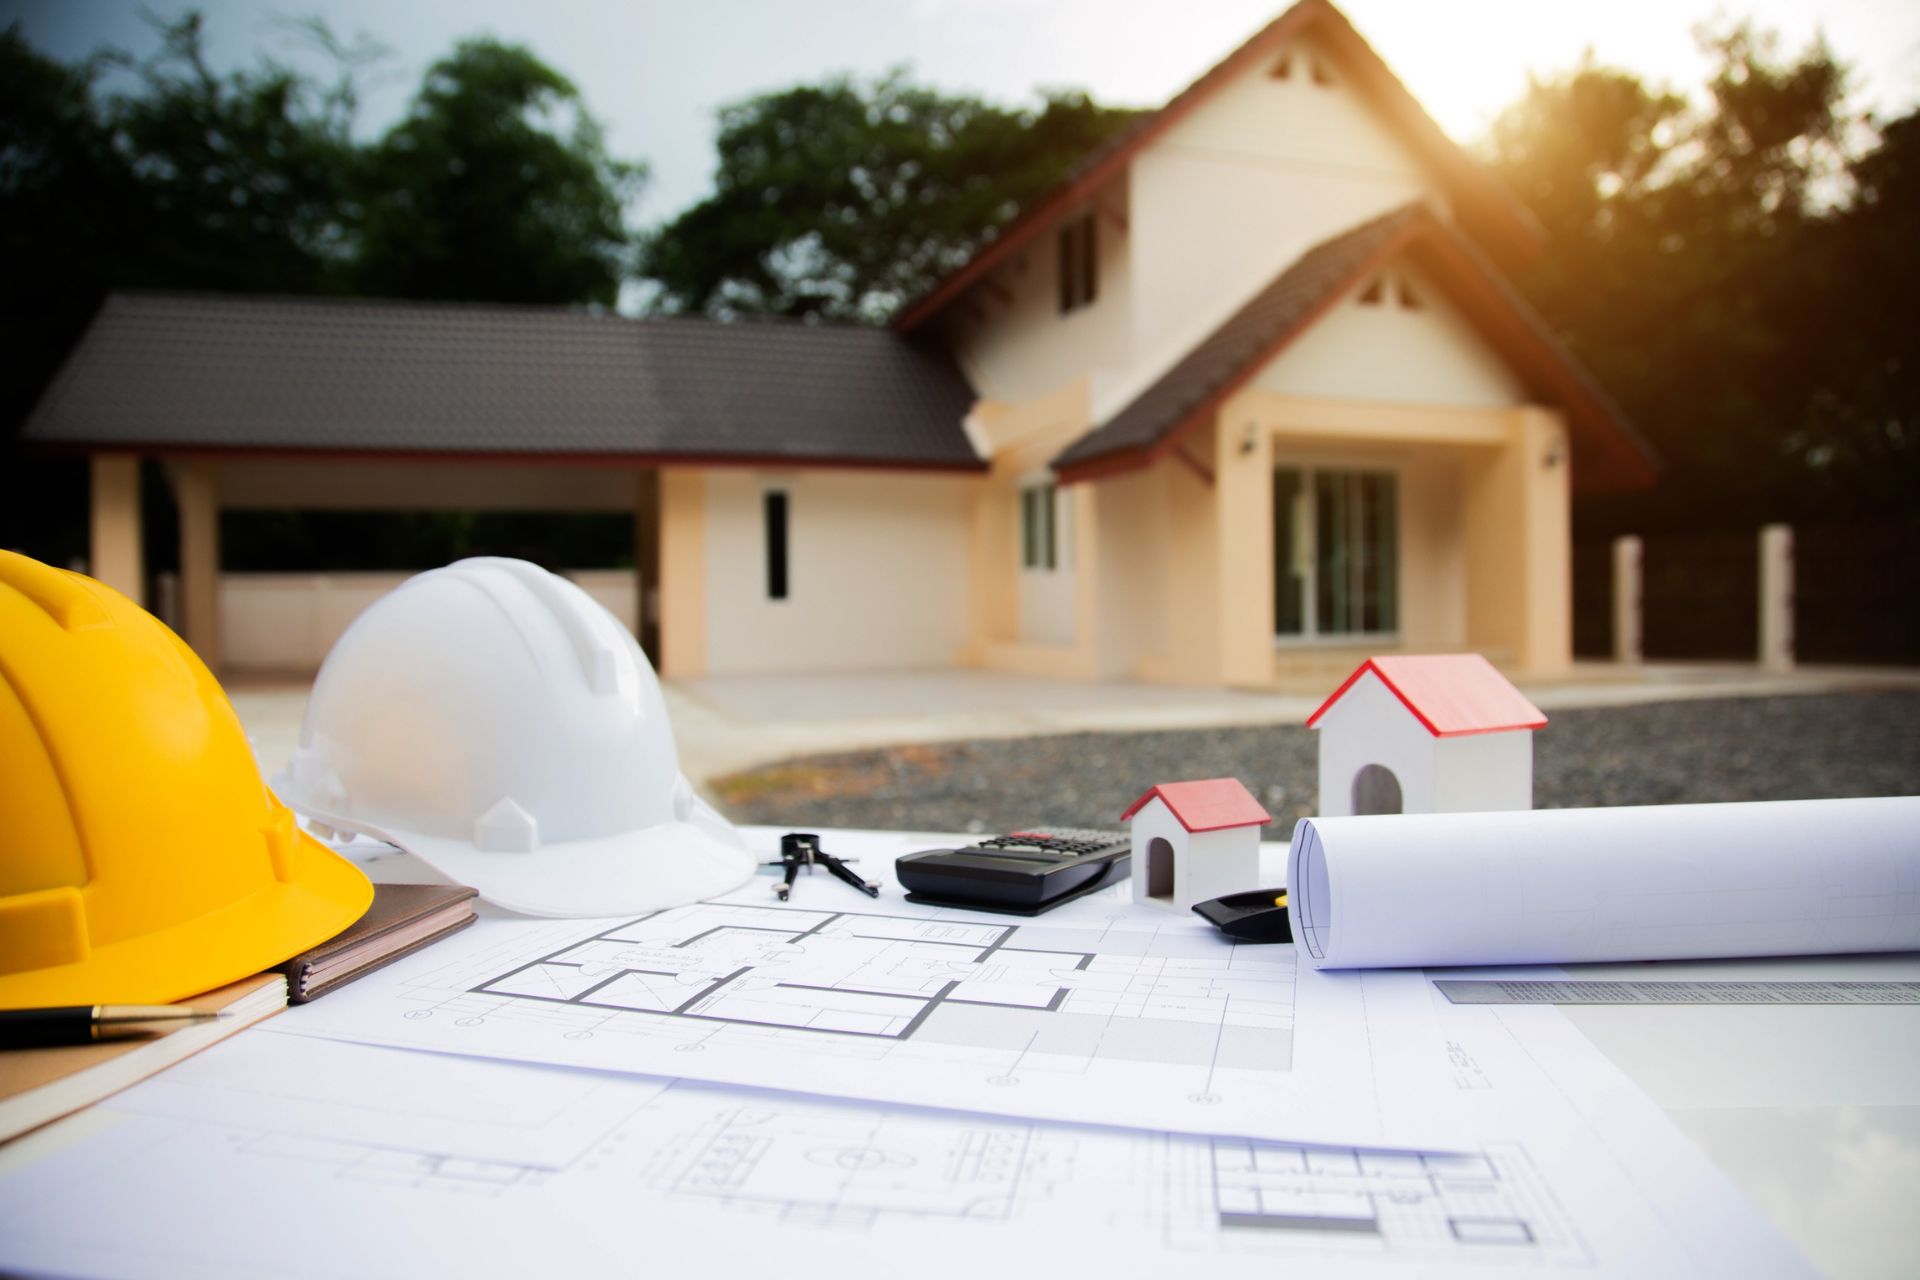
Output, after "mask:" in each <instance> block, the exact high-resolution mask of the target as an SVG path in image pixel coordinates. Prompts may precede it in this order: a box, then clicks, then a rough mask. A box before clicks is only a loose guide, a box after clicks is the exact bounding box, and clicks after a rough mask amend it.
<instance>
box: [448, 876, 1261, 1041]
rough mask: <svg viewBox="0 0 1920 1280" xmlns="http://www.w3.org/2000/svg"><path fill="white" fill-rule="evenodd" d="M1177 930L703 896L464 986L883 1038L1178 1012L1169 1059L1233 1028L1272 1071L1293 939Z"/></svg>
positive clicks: (593, 1005) (1163, 1017)
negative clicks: (1281, 943) (1252, 946)
mask: <svg viewBox="0 0 1920 1280" xmlns="http://www.w3.org/2000/svg"><path fill="white" fill-rule="evenodd" d="M1189 941H1190V942H1193V941H1197V942H1200V943H1203V944H1207V945H1202V946H1199V947H1194V946H1192V945H1186V946H1182V945H1178V944H1177V943H1175V942H1173V941H1171V940H1168V939H1164V938H1157V937H1149V938H1148V939H1147V940H1146V941H1144V942H1143V943H1142V944H1141V945H1140V946H1139V947H1138V948H1137V949H1136V950H1137V953H1132V952H1129V951H1124V950H1116V948H1115V945H1114V943H1113V941H1112V940H1111V938H1110V937H1106V938H1103V935H1102V933H1100V932H1098V931H1087V930H1076V929H1061V928H1044V927H1035V926H1021V925H987V924H970V923H956V922H948V921H938V920H925V919H914V918H911V917H906V916H886V915H871V914H864V913H863V914H853V913H847V912H822V911H804V910H799V909H796V908H788V907H751V906H737V905H732V904H726V903H712V904H701V905H697V906H692V907H686V908H681V909H679V910H676V911H663V912H655V913H654V914H652V915H649V916H643V917H641V918H639V919H636V920H629V921H625V922H623V923H621V924H618V925H616V926H614V927H613V928H611V929H606V930H603V931H601V932H599V933H596V934H594V935H593V936H591V937H589V938H586V939H583V940H582V941H580V942H577V943H573V944H571V945H569V946H566V947H562V948H560V949H559V950H556V951H553V952H551V953H549V954H547V955H543V956H540V957H538V958H536V959H534V960H530V961H528V962H527V963H525V964H522V965H519V966H517V967H515V968H514V969H512V970H510V971H508V972H507V973H504V974H501V975H499V976H498V977H494V978H490V979H488V980H486V981H484V982H481V983H479V984H478V985H476V986H475V987H473V988H472V994H474V995H480V996H510V997H513V998H516V999H521V1000H534V1001H540V1002H544V1003H548V1004H553V1005H561V1006H568V1007H572V1008H580V1009H593V1010H600V1009H606V1010H621V1011H626V1012H634V1013H648V1014H656V1015H663V1016H668V1017H676V1018H691V1019H696V1020H702V1021H711V1022H722V1023H736V1024H741V1025H746V1026H757V1027H780V1028H787V1029H792V1030H799V1031H812V1032H821V1033H826V1034H830V1035H843V1036H868V1037H873V1038H876V1039H882V1040H905V1039H908V1038H909V1037H912V1036H914V1035H915V1034H916V1033H919V1032H920V1031H921V1030H922V1029H923V1028H925V1027H927V1025H928V1024H929V1022H931V1021H933V1020H934V1019H938V1020H939V1021H938V1022H937V1023H936V1024H935V1025H934V1027H933V1030H932V1033H931V1034H933V1035H934V1036H935V1037H936V1038H945V1036H946V1035H950V1036H952V1037H954V1038H956V1039H957V1041H958V1042H960V1043H965V1042H967V1039H968V1037H969V1036H971V1035H973V1034H974V1031H975V1029H976V1028H987V1027H991V1028H994V1029H995V1030H996V1031H997V1032H998V1033H999V1036H1000V1038H1001V1039H1005V1038H1008V1037H1012V1036H1018V1035H1019V1034H1020V1033H1021V1032H1023V1031H1026V1032H1029V1033H1030V1034H1032V1035H1036V1036H1037V1035H1040V1034H1043V1033H1044V1032H1045V1031H1046V1030H1047V1028H1048V1025H1049V1024H1050V1023H1054V1022H1056V1021H1058V1020H1056V1019H1052V1018H1050V1017H1048V1016H1047V1015H1052V1014H1065V1015H1067V1016H1068V1018H1069V1019H1071V1018H1073V1017H1075V1016H1081V1017H1099V1018H1103V1019H1112V1018H1114V1017H1116V1016H1126V1017H1128V1018H1132V1019H1135V1020H1139V1021H1144V1022H1169V1023H1177V1024H1180V1025H1179V1026H1177V1027H1173V1028H1155V1030H1156V1031H1158V1032H1159V1033H1160V1034H1161V1035H1163V1036H1164V1035H1172V1036H1173V1037H1174V1038H1175V1039H1174V1040H1162V1041H1161V1043H1165V1044H1167V1046H1168V1048H1167V1052H1168V1053H1169V1054H1174V1055H1177V1054H1178V1053H1179V1049H1178V1048H1177V1047H1176V1045H1177V1042H1178V1041H1179V1040H1180V1039H1182V1038H1184V1039H1185V1040H1187V1041H1190V1042H1192V1043H1194V1044H1195V1045H1196V1046H1198V1045H1199V1044H1200V1043H1201V1042H1204V1041H1205V1040H1207V1039H1210V1038H1214V1039H1217V1038H1218V1037H1217V1036H1214V1035H1213V1034H1212V1033H1213V1032H1215V1031H1216V1030H1217V1029H1218V1028H1221V1027H1224V1026H1231V1027H1233V1028H1235V1032H1236V1035H1238V1036H1240V1037H1241V1039H1242V1040H1243V1041H1244V1042H1245V1044H1246V1046H1247V1049H1246V1051H1247V1052H1260V1056H1261V1059H1262V1061H1263V1062H1264V1063H1265V1064H1266V1065H1267V1066H1269V1067H1270V1068H1272V1069H1278V1070H1285V1069H1286V1068H1287V1067H1288V1066H1289V1065H1290V1062H1291V1057H1292V1052H1291V1038H1290V1033H1291V1030H1292V1025H1293V1023H1292V1015H1293V988H1294V969H1293V956H1292V953H1291V951H1287V952H1276V953H1272V954H1270V955H1265V956H1257V957H1255V956H1249V955H1247V954H1245V953H1242V952H1241V951H1238V950H1235V949H1232V948H1225V949H1223V948H1220V947H1217V946H1214V945H1211V940H1210V939H1204V938H1201V939H1192V940H1189ZM1103 948H1104V949H1103ZM1230 1005H1231V1008H1230ZM976 1010H977V1011H979V1012H974V1011H976ZM989 1011H990V1012H989ZM1229 1014H1230V1015H1231V1016H1229ZM1059 1025H1062V1026H1064V1025H1066V1023H1065V1022H1060V1023H1059ZM1190 1028H1198V1029H1200V1030H1202V1031H1204V1032H1206V1033H1207V1034H1204V1035H1201V1036H1197V1037H1196V1036H1194V1035H1193V1034H1192V1032H1191V1031H1190V1030H1188V1029H1190ZM1183 1032H1184V1033H1185V1034H1184V1036H1183V1034H1182V1033H1183ZM943 1033H945V1034H944V1035H943ZM1252 1033H1262V1034H1258V1035H1257V1036H1256V1035H1255V1034H1252ZM1256 1043H1257V1045H1258V1049H1257V1050H1256V1049H1255V1048H1254V1047H1253V1046H1254V1045H1255V1044H1256ZM1043 1052H1044V1050H1043ZM1175 1060H1178V1058H1177V1057H1176V1058H1175Z"/></svg>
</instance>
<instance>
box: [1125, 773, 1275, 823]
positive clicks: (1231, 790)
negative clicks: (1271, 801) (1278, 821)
mask: <svg viewBox="0 0 1920 1280" xmlns="http://www.w3.org/2000/svg"><path fill="white" fill-rule="evenodd" d="M1154 799H1158V800H1159V801H1161V802H1162V803H1163V804H1165V805H1166V806H1167V811H1168V812H1169V813H1171V814H1172V815H1173V816H1174V818H1175V819H1176V820H1177V821H1178V822H1179V823H1180V825H1181V826H1183V827H1185V828H1186V829H1187V830H1188V831H1196V832H1197V831H1221V830H1224V829H1226V828H1228V827H1256V826H1264V825H1266V824H1267V823H1269V822H1272V821H1273V815H1272V814H1270V813H1268V812H1267V811H1266V810H1265V809H1263V808H1261V807H1260V802H1259V801H1258V800H1255V799H1254V798H1253V793H1252V792H1250V791H1248V790H1247V789H1246V788H1245V787H1244V786H1242V785H1241V784H1240V780H1239V779H1238V778H1208V779H1206V780H1205V781H1202V782H1163V783H1161V784H1160V785H1159V786H1157V787H1152V788H1150V789H1148V791H1147V793H1146V794H1145V795H1143V796H1141V797H1140V798H1139V799H1138V800H1135V801H1134V802H1133V803H1132V804H1131V805H1128V806H1127V811H1126V812H1125V813H1123V814H1121V815H1120V821H1122V822H1125V821H1127V819H1129V818H1131V817H1133V815H1134V814H1136V813H1138V812H1140V810H1141V809H1143V808H1145V807H1146V804H1147V801H1149V800H1154Z"/></svg>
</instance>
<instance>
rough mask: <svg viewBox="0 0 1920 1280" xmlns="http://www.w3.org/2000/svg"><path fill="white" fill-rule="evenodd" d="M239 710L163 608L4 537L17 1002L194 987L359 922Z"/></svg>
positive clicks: (1, 643)
mask: <svg viewBox="0 0 1920 1280" xmlns="http://www.w3.org/2000/svg"><path fill="white" fill-rule="evenodd" d="M372 901H373V886H372V885H370V884H368V883H367V878H366V876H365V875H363V874H361V872H360V870H359V868H357V867H355V866H354V865H353V864H352V863H350V862H347V861H346V860H345V859H343V858H340V857H339V856H338V855H336V854H334V853H332V852H330V851H328V850H327V849H326V848H324V847H323V846H321V845H320V844H319V843H318V842H316V841H315V840H313V839H312V838H311V837H309V836H307V835H306V834H304V833H303V832H301V831H300V830H299V829H298V828H297V827H295V825H294V821H293V813H292V811H291V810H289V809H288V808H287V807H286V806H285V805H283V804H281V803H280V801H279V800H277V799H275V798H274V795H273V793H272V792H271V791H269V790H267V787H266V784H265V783H264V782H263V781H261V778H260V769H259V766H258V765H256V764H255V763H254V759H253V752H252V750H251V749H250V748H249V746H248V745H247V738H246V734H245V732H244V731H242V729H241V727H240V721H239V718H238V717H237V716H235V715H234V712H233V706H232V704H231V703H229V702H228V701H227V698H226V695H225V694H224V693H222V692H221V691H220V685H219V683H218V682H217V681H215V680H214V678H213V675H212V673H210V672H209V671H208V670H207V669H206V667H205V666H204V665H202V664H201V662H200V660H199V659H198V658H197V657H195V656H194V654H193V651H192V650H190V649H188V648H187V646H186V645H185V644H183V643H181V641H180V639H179V637H177V636H175V635H174V634H173V632H171V631H169V630H167V628H166V627H165V626H163V625H162V624H161V623H160V621H159V620H158V619H156V618H155V617H154V616H153V615H152V614H150V613H147V612H146V611H145V610H143V609H141V608H140V607H139V606H138V605H135V604H134V603H133V602H132V601H131V600H128V599H127V598H126V597H125V596H123V595H121V594H120V593H119V592H117V591H115V590H113V589H112V588H110V587H107V586H105V585H103V584H101V583H99V582H95V581H94V580H93V579H91V578H87V577H83V576H81V575H80V574H77V573H69V572H67V571H66V570H64V569H54V568H51V567H49V566H47V565H44V564H41V563H40V562H38V561H37V560H30V559H28V558H27V557H26V556H22V555H16V554H14V553H12V552H8V551H0V1008H23V1007H30V1006H34V1005H62V1004H101V1003H107V1002H119V1001H125V1002H130V1003H141V1004H145V1003H160V1002H166V1001H173V1000H179V999H181V998H183V997H186V996H190V995H196V994H198V993H199V992H202V991H207V990H210V989H212V988H214V987H218V986H223V985H225V984H226V983H229V982H234V981H237V980H238V979H240V978H244V977H246V976H247V975H248V974H250V973H257V972H259V971H260V970H262V969H266V968H269V967H271V966H273V965H276V964H278V963H280V962H281V961H282V960H285V959H287V958H288V957H290V956H294V955H297V954H299V953H300V952H301V951H304V950H306V949H307V948H309V947H312V946H315V945H317V944H319V943H321V942H324V941H325V940H326V939H328V938H330V937H332V936H333V935H335V934H337V933H339V932H340V931H341V930H343V929H345V928H346V927H347V926H349V925H351V924H352V923H353V922H354V921H355V920H357V919H359V918H360V916H361V914H362V913H364V912H365V911H366V909H367V907H368V905H369V904H371V903H372Z"/></svg>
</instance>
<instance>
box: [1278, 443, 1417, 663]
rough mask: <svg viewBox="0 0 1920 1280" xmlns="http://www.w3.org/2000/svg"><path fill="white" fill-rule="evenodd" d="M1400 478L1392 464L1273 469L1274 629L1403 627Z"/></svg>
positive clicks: (1312, 636)
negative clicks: (1361, 467)
mask: <svg viewBox="0 0 1920 1280" xmlns="http://www.w3.org/2000/svg"><path fill="white" fill-rule="evenodd" d="M1399 532H1400V503H1399V485H1398V481H1397V478H1396V477H1395V475H1394V473H1393V472H1391V471H1357V470H1354V471H1349V470H1336V469H1333V468H1319V467H1281V468H1279V469H1277V470H1276V471H1275V472H1274V473H1273V562H1274V575H1275V582H1274V618H1273V629H1274V633H1275V634H1276V635H1277V636H1279V637H1280V638H1281V639H1289V640H1318V639H1345V638H1353V639H1360V638H1366V637H1374V636H1389V635H1392V634H1393V633H1394V632H1396V631H1398V630H1399V627H1400V554H1399Z"/></svg>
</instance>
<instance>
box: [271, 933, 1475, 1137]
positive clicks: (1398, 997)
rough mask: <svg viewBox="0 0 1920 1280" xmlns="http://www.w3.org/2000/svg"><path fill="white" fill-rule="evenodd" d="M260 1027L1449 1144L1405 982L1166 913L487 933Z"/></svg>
mask: <svg viewBox="0 0 1920 1280" xmlns="http://www.w3.org/2000/svg"><path fill="white" fill-rule="evenodd" d="M274 1031H275V1034H297V1035H311V1036H324V1037H330V1038H334V1039H340V1040H354V1041H359V1042H362V1043H370V1044H386V1045H391V1046H394V1047H400V1048H425V1049H432V1050H436V1051H439V1052H450V1053H459V1054H471V1055H476V1056H480V1057H492V1058H504V1059H511V1060H516V1061H523V1062H536V1063H546V1064H549V1065H564V1066H585V1067H594V1068H598V1069H602V1070H616V1071H627V1072H634V1073H638V1074H643V1075H653V1076H662V1077H676V1078H689V1079H697V1080H705V1081H709V1082H713V1083H720V1084H742V1085H755V1086H761V1087H768V1088H778V1089H790V1090H798V1091H803V1092H811V1093H818V1094H823V1095H827V1096H831V1097H856V1098H862V1099H868V1100H872V1101H881V1102H894V1103H904V1104H908V1105H922V1106H952V1107H966V1108H971V1109H974V1110H978V1111H981V1112H984V1113H987V1114H994V1115H1012V1116H1020V1117H1027V1118H1045V1119H1057V1120H1069V1121H1076V1122H1083V1123H1095V1124H1124V1125H1135V1126H1142V1127H1153V1128H1160V1129H1167V1130H1176V1131H1190V1132H1198V1133H1209V1132H1232V1133H1237V1134H1241V1135H1246V1136H1253V1137H1269V1138H1283V1139H1288V1140H1305V1141H1343V1142H1353V1141H1363V1142H1389V1141H1415V1142H1418V1143H1419V1144H1420V1145H1423V1146H1430V1147H1434V1148H1441V1147H1445V1146H1447V1145H1450V1144H1453V1143H1455V1142H1458V1141H1459V1140H1460V1138H1461V1134H1460V1131H1459V1128H1458V1126H1457V1125H1456V1124H1455V1123H1454V1122H1453V1117H1452V1116H1451V1114H1450V1113H1449V1110H1448V1106H1447V1101H1446V1098H1445V1096H1443V1095H1442V1091H1443V1090H1444V1086H1445V1083H1446V1081H1445V1077H1444V1074H1443V1073H1442V1072H1440V1071H1439V1069H1438V1068H1439V1067H1440V1066H1441V1065H1442V1061H1441V1057H1440V1050H1439V1048H1438V1040H1437V1038H1436V1037H1435V1036H1434V1035H1433V1015H1432V1012H1431V1009H1430V1007H1429V1005H1428V1003H1427V1001H1426V997H1425V991H1424V986H1423V984H1422V983H1421V981H1420V979H1419V978H1418V977H1417V976H1413V975H1407V974H1366V975H1346V974H1342V975H1320V974H1308V975H1306V976H1305V979H1304V981H1303V979H1302V975H1301V974H1300V973H1299V972H1298V971H1297V970H1296V967H1295V965H1294V959H1293V952H1292V949H1291V948H1287V947H1256V946H1235V945H1232V944H1230V943H1228V942H1226V941H1225V940H1224V939H1222V938H1221V937H1220V936H1219V934H1218V933H1216V932H1215V931H1214V930H1212V929H1211V928H1209V927H1208V926H1206V925H1205V924H1203V923H1201V922H1200V921H1198V920H1197V919H1190V920H1188V919H1181V918H1179V917H1177V916H1175V915H1173V913H1167V918H1166V919H1165V920H1164V921H1161V922H1158V923H1155V922H1154V921H1153V920H1151V919H1150V920H1148V921H1147V922H1146V923H1145V924H1144V926H1143V925H1140V924H1135V925H1134V927H1131V928H1122V927H1119V926H1117V925H1114V924H1112V923H1107V922H1099V921H1087V920H1084V919H1083V920H1082V921H1073V920H1065V921H1062V922H1059V923H1054V922H1051V921H1040V922H1034V923H1029V922H1026V921H1019V922H1012V923H1010V922H1007V921H1005V920H1004V919H1001V920H994V921H984V920H980V919H979V918H977V917H958V918H956V917H955V916H954V915H953V913H942V912H940V911H938V910H934V909H927V908H920V907H916V906H913V905H911V904H899V905H898V906H896V907H895V908H894V909H893V910H891V911H847V910H820V909H814V908H810V907H802V906H779V905H773V904H767V903H764V902H761V901H753V902H742V901H739V900H738V898H737V896H736V898H734V899H729V900H721V901H716V902H708V903H697V904H694V905H692V906H687V907H677V908H673V909H671V910H666V911H659V912H655V913H652V914H649V915H644V916H639V917H632V918H626V919H616V920H600V921H526V920H483V921H481V922H480V923H478V924H476V925H474V926H473V927H472V928H470V929H468V930H466V931H465V932H464V933H462V934H461V935H460V936H459V937H457V938H452V939H449V940H448V941H447V942H445V943H443V944H441V945H440V946H437V947H435V948H434V949H433V950H432V952H430V953H423V954H422V955H420V956H418V957H414V958H410V959H408V960H403V961H401V962H400V963H399V964H396V965H394V966H392V967H390V968H389V969H386V970H384V971H382V972H381V973H378V974H375V975H372V976H370V977H369V978H368V979H365V980H363V981H361V982H358V983H355V984H354V985H353V986H352V987H350V988H346V989H344V990H342V991H340V992H339V993H337V996H336V998H334V999H330V1000H327V1001H322V1002H316V1003H314V1004H311V1005H307V1006H303V1007H302V1008H301V1009H299V1010H295V1011H293V1013H292V1014H291V1015H289V1016H285V1017H282V1018H279V1019H276V1020H275V1027H274ZM1436 1082H1438V1083H1436Z"/></svg>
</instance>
